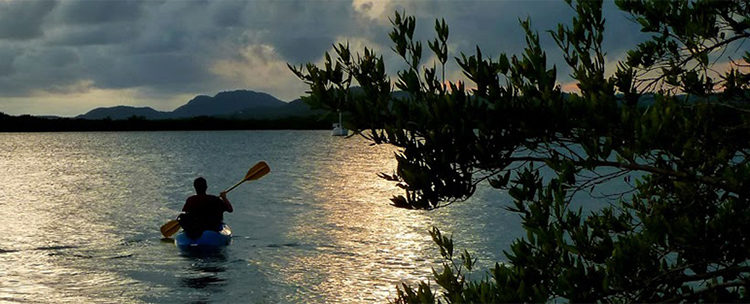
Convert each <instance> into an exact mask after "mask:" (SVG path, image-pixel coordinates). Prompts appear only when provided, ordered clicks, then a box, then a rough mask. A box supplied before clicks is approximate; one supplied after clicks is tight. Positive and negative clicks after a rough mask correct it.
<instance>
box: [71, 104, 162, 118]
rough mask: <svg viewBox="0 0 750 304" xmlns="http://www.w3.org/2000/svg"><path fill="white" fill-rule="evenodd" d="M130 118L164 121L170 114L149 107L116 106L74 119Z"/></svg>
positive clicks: (92, 111) (99, 109)
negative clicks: (138, 117)
mask: <svg viewBox="0 0 750 304" xmlns="http://www.w3.org/2000/svg"><path fill="white" fill-rule="evenodd" d="M131 116H142V117H145V118H146V119H166V118H169V117H170V116H171V113H170V112H160V111H157V110H154V109H152V108H149V107H142V108H136V107H130V106H116V107H111V108H96V109H93V110H91V111H89V112H88V113H86V114H83V115H79V116H77V117H76V118H84V119H105V118H107V117H109V118H110V119H115V120H118V119H128V118H129V117H131Z"/></svg>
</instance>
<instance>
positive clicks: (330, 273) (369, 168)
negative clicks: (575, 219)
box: [0, 131, 522, 303]
mask: <svg viewBox="0 0 750 304" xmlns="http://www.w3.org/2000/svg"><path fill="white" fill-rule="evenodd" d="M329 134H330V133H329V132H328V131H231V132H144V133H43V134H0V172H2V174H0V302H10V303H27V302H32V303H193V302H194V303H371V302H386V301H387V299H389V298H391V297H393V296H394V295H395V291H396V285H397V284H399V283H401V282H406V283H413V282H416V281H418V280H421V279H425V278H429V277H430V273H431V267H435V266H439V263H440V260H439V259H438V257H439V253H438V250H437V248H436V247H435V246H434V244H433V243H432V241H431V240H430V236H429V234H428V230H429V229H430V227H432V226H433V225H434V226H438V227H439V228H441V230H443V231H445V232H447V233H449V234H450V233H453V234H454V237H455V239H456V242H457V246H458V248H467V249H469V250H470V251H472V252H474V253H475V255H476V256H477V257H478V258H479V259H480V264H482V265H490V264H494V262H495V261H500V260H502V259H503V255H502V250H503V249H507V248H508V246H509V244H510V242H511V241H512V240H513V239H514V238H515V237H517V236H520V235H522V232H521V230H520V225H519V220H518V217H517V216H516V215H514V214H508V213H507V212H505V211H504V210H503V209H502V207H503V206H505V205H506V204H508V203H509V202H510V201H509V199H508V198H507V197H506V196H504V195H503V194H502V193H499V192H497V191H492V190H489V189H487V188H486V187H485V188H480V189H479V191H478V193H477V195H475V197H474V198H472V200H470V201H468V202H465V203H459V204H454V205H453V206H451V207H449V208H445V209H441V210H438V211H433V212H424V211H407V210H401V209H397V208H394V207H391V206H389V205H388V204H389V200H388V199H389V198H390V197H391V196H393V195H395V194H400V193H401V192H400V190H399V189H398V188H396V187H395V186H394V185H393V184H392V183H389V182H386V181H384V180H381V179H379V178H378V177H377V176H376V174H377V173H378V172H381V171H386V172H391V171H393V170H394V169H395V160H393V157H392V155H393V154H392V153H393V151H392V150H391V148H389V147H387V146H369V145H367V143H366V142H365V141H364V140H363V139H361V138H357V137H355V138H350V139H343V138H335V137H332V136H330V135H329ZM260 160H265V161H266V162H267V163H268V164H269V165H270V167H271V170H272V171H271V173H270V174H268V175H266V176H265V177H264V178H262V179H261V180H258V181H254V182H249V183H246V184H244V185H242V186H240V187H238V188H237V189H235V190H233V191H232V192H230V193H229V195H228V196H229V199H230V200H231V201H232V203H233V205H234V207H235V212H234V213H232V214H227V215H226V216H225V220H226V221H227V222H228V223H229V224H230V225H231V227H232V230H233V231H234V233H235V238H234V241H233V244H232V245H231V246H230V247H229V248H228V249H227V251H226V252H225V253H224V254H223V255H219V256H216V257H204V258H197V257H189V256H183V255H181V254H180V253H179V251H178V250H177V248H175V246H174V245H173V244H171V243H168V242H163V241H162V240H161V236H160V234H159V226H161V225H162V224H164V223H165V222H166V221H168V220H170V219H172V218H174V217H175V216H176V215H177V213H178V212H179V210H180V208H181V207H182V204H183V203H184V201H185V198H186V197H187V196H189V195H191V194H192V193H193V189H192V180H193V179H194V178H195V177H197V176H204V177H206V179H207V180H208V183H209V193H213V194H217V193H218V192H219V191H221V190H222V189H225V188H227V187H229V186H231V185H233V184H234V183H235V182H237V181H238V180H240V179H241V178H242V177H243V176H244V174H245V172H246V171H247V169H248V168H250V166H252V165H253V164H255V163H256V162H258V161H260ZM483 275H484V274H483V273H481V272H480V273H478V274H477V276H479V277H481V276H483Z"/></svg>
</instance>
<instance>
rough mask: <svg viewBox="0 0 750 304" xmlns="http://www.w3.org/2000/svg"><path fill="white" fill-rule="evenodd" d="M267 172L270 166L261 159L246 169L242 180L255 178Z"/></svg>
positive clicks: (269, 170)
mask: <svg viewBox="0 0 750 304" xmlns="http://www.w3.org/2000/svg"><path fill="white" fill-rule="evenodd" d="M268 172H271V168H270V167H269V166H268V164H266V162H264V161H261V162H258V163H257V164H255V166H253V167H252V168H250V170H248V171H247V174H245V178H244V179H243V181H248V180H256V179H259V178H261V177H263V176H264V175H266V174H268Z"/></svg>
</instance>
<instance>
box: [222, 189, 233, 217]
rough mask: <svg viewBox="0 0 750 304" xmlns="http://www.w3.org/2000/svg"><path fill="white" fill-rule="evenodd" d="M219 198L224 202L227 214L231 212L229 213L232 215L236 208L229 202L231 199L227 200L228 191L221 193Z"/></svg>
mask: <svg viewBox="0 0 750 304" xmlns="http://www.w3.org/2000/svg"><path fill="white" fill-rule="evenodd" d="M219 197H220V198H221V200H222V201H223V202H224V207H225V209H226V210H227V212H229V213H232V212H234V208H233V207H232V203H231V202H230V201H229V199H228V198H227V192H226V191H222V192H221V193H220V194H219Z"/></svg>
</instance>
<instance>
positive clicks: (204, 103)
mask: <svg viewBox="0 0 750 304" xmlns="http://www.w3.org/2000/svg"><path fill="white" fill-rule="evenodd" d="M300 104H301V105H300ZM287 110H288V112H289V113H287ZM311 113H312V112H311V111H310V108H309V107H308V106H307V105H306V104H304V103H302V102H301V101H300V102H296V101H295V102H294V105H291V103H286V102H283V101H281V100H279V99H277V98H276V97H273V96H271V95H269V94H266V93H261V92H254V91H249V90H237V91H229V92H221V93H219V94H216V96H214V97H210V96H206V95H199V96H196V97H195V98H193V99H191V100H190V101H188V103H187V104H184V105H182V106H180V107H178V108H177V109H175V110H174V111H171V112H161V111H157V110H154V109H152V108H149V107H142V108H138V107H131V106H116V107H109V108H96V109H94V110H91V111H89V112H88V113H86V114H83V115H79V116H77V117H76V118H83V119H92V120H95V119H105V118H108V117H109V118H110V119H114V120H122V119H128V118H130V117H132V116H140V117H144V118H146V119H149V120H157V119H179V118H191V117H198V116H242V117H245V116H247V117H246V118H254V119H263V118H277V117H287V116H299V115H309V114H311Z"/></svg>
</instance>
